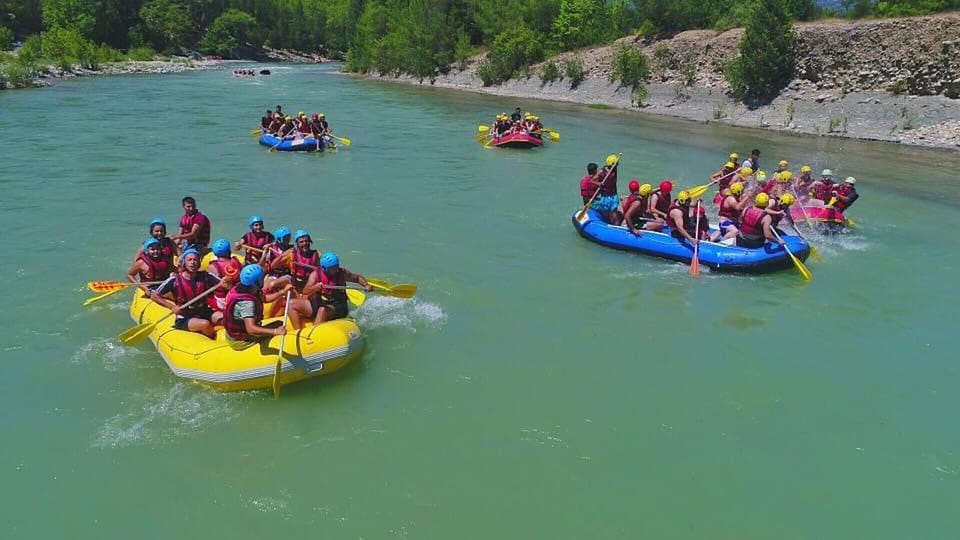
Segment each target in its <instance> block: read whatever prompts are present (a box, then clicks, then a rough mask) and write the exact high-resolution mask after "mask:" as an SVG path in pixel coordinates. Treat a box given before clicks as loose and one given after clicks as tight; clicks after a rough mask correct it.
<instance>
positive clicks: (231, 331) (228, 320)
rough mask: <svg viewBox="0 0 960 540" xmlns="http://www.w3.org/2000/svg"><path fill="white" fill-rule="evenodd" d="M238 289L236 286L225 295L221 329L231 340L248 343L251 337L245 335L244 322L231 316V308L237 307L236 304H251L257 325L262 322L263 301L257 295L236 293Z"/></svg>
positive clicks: (245, 327)
mask: <svg viewBox="0 0 960 540" xmlns="http://www.w3.org/2000/svg"><path fill="white" fill-rule="evenodd" d="M239 287H240V285H237V286H236V287H234V288H232V289H230V292H228V293H227V300H226V305H225V306H224V308H223V328H224V330H226V331H227V335H228V336H230V337H232V338H233V339H238V340H241V341H249V340H250V339H251V338H252V336H251V335H250V334H248V333H247V326H246V324H245V323H244V320H243V319H237V318H235V317H234V316H233V308H234V306H236V305H237V302H253V305H254V318H255V319H256V321H255V322H256V323H257V324H258V325H259V324H260V321H262V320H263V300H261V299H260V296H259V295H256V294H251V293H249V292H240V291H238V290H237V289H238V288H239Z"/></svg>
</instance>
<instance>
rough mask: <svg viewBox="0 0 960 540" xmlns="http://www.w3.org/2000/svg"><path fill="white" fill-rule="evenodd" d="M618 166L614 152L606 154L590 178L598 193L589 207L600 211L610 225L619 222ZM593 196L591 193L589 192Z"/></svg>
mask: <svg viewBox="0 0 960 540" xmlns="http://www.w3.org/2000/svg"><path fill="white" fill-rule="evenodd" d="M619 166H620V162H619V158H618V157H617V155H616V154H610V155H609V156H607V159H606V165H604V166H603V167H602V168H601V169H600V170H599V171H597V174H595V175H594V177H593V178H592V179H591V180H590V183H591V184H592V185H593V188H594V189H595V190H599V191H600V193H599V194H598V195H597V197H595V198H594V199H593V204H592V205H590V208H592V209H594V210H596V211H597V212H600V213H601V214H602V215H603V219H604V220H605V221H606V222H607V223H610V224H611V225H619V224H620V214H619V208H620V197H618V196H617V168H618V167H619ZM590 195H591V196H593V193H590Z"/></svg>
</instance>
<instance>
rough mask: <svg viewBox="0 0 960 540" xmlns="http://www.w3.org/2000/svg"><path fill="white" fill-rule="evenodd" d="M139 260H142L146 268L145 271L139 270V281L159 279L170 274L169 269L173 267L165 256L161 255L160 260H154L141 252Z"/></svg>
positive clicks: (165, 277)
mask: <svg viewBox="0 0 960 540" xmlns="http://www.w3.org/2000/svg"><path fill="white" fill-rule="evenodd" d="M140 260H141V261H143V262H144V263H145V264H146V265H147V268H148V270H147V272H146V273H144V272H143V271H142V270H141V271H140V281H161V280H164V279H167V278H168V277H169V276H170V270H171V269H172V268H173V265H172V264H170V263H169V262H168V261H167V260H166V259H165V258H163V257H161V258H160V260H156V261H155V260H153V259H151V258H150V256H149V255H147V254H146V253H141V254H140Z"/></svg>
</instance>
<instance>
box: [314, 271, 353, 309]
mask: <svg viewBox="0 0 960 540" xmlns="http://www.w3.org/2000/svg"><path fill="white" fill-rule="evenodd" d="M316 272H317V277H318V278H319V280H318V281H319V282H320V284H321V285H324V286H323V287H321V288H320V292H319V293H318V294H319V295H320V301H321V302H322V303H324V304H333V305H339V306H346V305H347V291H346V289H327V287H326V286H328V285H333V286H337V287H346V286H347V278H346V272H344V271H343V268H339V269H337V273H336V274H335V275H331V274H328V273H327V272H326V271H325V270H324V269H323V268H317V269H316Z"/></svg>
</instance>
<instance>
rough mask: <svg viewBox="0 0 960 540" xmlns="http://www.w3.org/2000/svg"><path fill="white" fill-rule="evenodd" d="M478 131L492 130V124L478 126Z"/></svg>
mask: <svg viewBox="0 0 960 540" xmlns="http://www.w3.org/2000/svg"><path fill="white" fill-rule="evenodd" d="M477 131H479V132H480V133H486V132H488V131H490V126H477Z"/></svg>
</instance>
